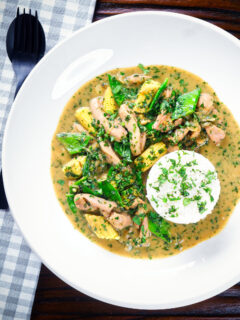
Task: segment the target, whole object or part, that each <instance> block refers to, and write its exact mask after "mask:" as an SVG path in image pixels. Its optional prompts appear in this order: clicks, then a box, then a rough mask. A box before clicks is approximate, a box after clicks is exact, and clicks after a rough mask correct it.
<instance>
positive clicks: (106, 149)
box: [99, 141, 121, 165]
mask: <svg viewBox="0 0 240 320" xmlns="http://www.w3.org/2000/svg"><path fill="white" fill-rule="evenodd" d="M99 145H100V148H101V150H102V152H103V153H104V154H105V156H106V161H107V163H109V164H113V165H117V164H119V163H120V162H121V160H120V159H119V157H118V156H117V155H116V153H115V152H114V151H113V149H112V147H111V145H110V143H109V142H106V141H101V142H100V143H99Z"/></svg>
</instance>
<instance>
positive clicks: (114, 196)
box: [99, 180, 123, 205]
mask: <svg viewBox="0 0 240 320" xmlns="http://www.w3.org/2000/svg"><path fill="white" fill-rule="evenodd" d="M99 186H100V187H101V189H102V193H103V195H104V196H105V197H106V198H107V199H109V200H112V201H116V202H118V203H119V204H120V205H123V202H122V198H121V196H120V193H119V192H118V190H117V189H116V188H114V186H113V185H112V184H111V183H110V182H108V181H107V180H104V181H101V182H100V183H99Z"/></svg>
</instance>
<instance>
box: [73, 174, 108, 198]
mask: <svg viewBox="0 0 240 320" xmlns="http://www.w3.org/2000/svg"><path fill="white" fill-rule="evenodd" d="M79 188H80V190H81V192H84V193H90V194H92V195H94V196H102V189H101V188H99V186H98V183H97V181H94V180H91V179H88V178H87V177H83V178H81V179H80V180H78V181H75V182H74V184H72V185H71V186H70V188H69V192H70V193H74V191H73V190H74V189H76V190H78V189H79Z"/></svg>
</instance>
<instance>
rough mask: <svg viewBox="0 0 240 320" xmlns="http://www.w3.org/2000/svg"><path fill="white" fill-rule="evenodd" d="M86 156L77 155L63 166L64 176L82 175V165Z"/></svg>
mask: <svg viewBox="0 0 240 320" xmlns="http://www.w3.org/2000/svg"><path fill="white" fill-rule="evenodd" d="M86 158H87V157H86V156H79V157H77V158H74V159H71V160H70V161H69V162H68V163H66V164H65V165H64V166H63V169H62V170H63V172H64V174H65V176H66V177H68V178H69V177H73V178H76V177H77V178H79V177H81V175H82V171H83V166H84V164H85V162H86Z"/></svg>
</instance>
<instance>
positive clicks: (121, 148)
mask: <svg viewBox="0 0 240 320" xmlns="http://www.w3.org/2000/svg"><path fill="white" fill-rule="evenodd" d="M113 148H114V150H115V151H116V152H117V153H118V154H119V155H120V156H121V157H122V158H123V159H124V160H125V161H127V162H132V159H131V149H130V144H129V141H128V140H126V141H121V142H117V141H115V142H114V145H113Z"/></svg>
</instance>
